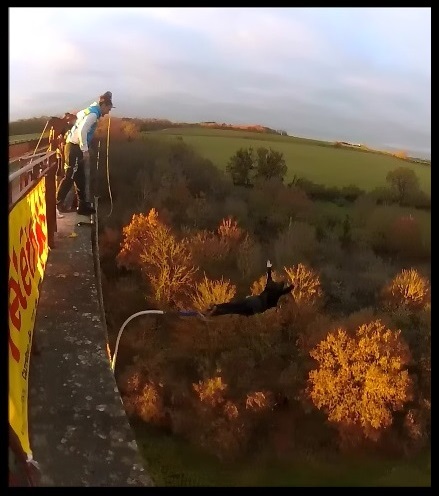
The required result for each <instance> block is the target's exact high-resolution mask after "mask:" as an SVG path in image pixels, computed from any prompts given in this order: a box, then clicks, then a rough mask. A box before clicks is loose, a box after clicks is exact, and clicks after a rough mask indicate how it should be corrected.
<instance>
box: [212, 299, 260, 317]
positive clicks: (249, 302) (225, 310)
mask: <svg viewBox="0 0 439 496" xmlns="http://www.w3.org/2000/svg"><path fill="white" fill-rule="evenodd" d="M261 311H263V308H262V302H261V300H260V298H259V297H258V296H249V297H248V298H245V299H244V300H240V301H229V302H227V303H218V304H217V305H216V308H215V311H214V312H213V313H212V316H215V315H228V314H236V315H247V316H248V315H254V314H255V313H260V312H261Z"/></svg>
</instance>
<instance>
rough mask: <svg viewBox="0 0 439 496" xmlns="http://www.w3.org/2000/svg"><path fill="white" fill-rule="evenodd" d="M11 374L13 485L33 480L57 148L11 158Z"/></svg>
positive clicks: (54, 210)
mask: <svg viewBox="0 0 439 496" xmlns="http://www.w3.org/2000/svg"><path fill="white" fill-rule="evenodd" d="M10 165H11V167H10V169H9V170H10V173H9V213H8V217H9V219H8V223H9V236H8V238H9V269H8V331H9V336H8V372H9V373H8V376H9V391H8V405H9V476H10V483H11V481H12V484H13V485H24V486H29V485H33V483H32V480H33V478H32V474H34V473H35V472H34V465H33V464H32V463H31V462H32V451H31V447H30V442H29V423H28V379H29V360H30V354H31V349H32V336H33V328H34V322H35V315H36V311H37V306H38V300H39V294H40V286H41V282H42V280H43V277H44V272H45V267H46V261H47V257H48V251H49V248H53V247H54V235H55V232H56V230H57V225H56V222H57V219H56V169H57V165H58V161H57V156H56V152H55V151H50V150H48V151H45V152H44V151H43V152H38V153H35V154H32V155H29V154H27V155H23V156H22V157H18V158H15V159H13V160H12V161H10Z"/></svg>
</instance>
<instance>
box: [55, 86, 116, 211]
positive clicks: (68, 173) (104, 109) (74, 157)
mask: <svg viewBox="0 0 439 496" xmlns="http://www.w3.org/2000/svg"><path fill="white" fill-rule="evenodd" d="M113 107H114V106H113V102H112V94H111V92H110V91H107V92H106V93H104V94H103V95H101V96H100V97H99V100H98V101H97V102H93V103H92V104H91V105H90V106H89V107H87V108H86V109H83V110H81V111H80V112H78V113H77V114H76V116H77V119H76V122H75V124H74V125H73V127H72V128H71V129H70V131H68V132H67V135H66V144H65V147H64V171H65V176H64V177H63V179H62V180H61V182H60V184H59V187H58V191H57V195H56V205H57V208H58V210H59V211H60V212H66V208H65V207H64V200H65V198H66V196H67V193H68V192H69V190H70V188H71V187H72V185H73V183H74V184H75V186H76V192H77V195H78V208H77V210H76V211H77V213H78V214H79V215H91V214H94V213H95V212H96V211H95V209H94V208H93V207H92V206H91V204H90V203H89V202H88V201H87V196H86V180H85V167H86V166H89V163H90V152H89V146H90V143H91V140H92V138H93V134H94V132H95V130H96V127H97V122H98V120H99V119H100V118H101V117H104V116H105V115H107V114H108V113H109V112H110V110H111V109H112V108H113Z"/></svg>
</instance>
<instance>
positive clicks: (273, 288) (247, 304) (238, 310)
mask: <svg viewBox="0 0 439 496" xmlns="http://www.w3.org/2000/svg"><path fill="white" fill-rule="evenodd" d="M271 268H272V264H271V262H270V260H267V282H266V284H265V288H264V290H263V291H262V293H260V294H258V295H254V296H248V297H247V298H244V299H243V300H238V301H230V302H227V303H218V304H216V305H213V306H212V307H210V308H209V309H208V310H207V311H206V312H205V315H206V316H208V317H216V316H218V315H229V314H236V315H246V316H250V315H255V314H257V313H263V312H265V311H266V310H268V309H269V308H274V307H276V306H277V303H278V301H279V298H280V297H281V296H283V295H286V294H288V293H290V292H291V290H292V289H293V288H294V284H291V285H289V286H287V287H285V286H284V284H285V283H284V282H283V281H281V282H275V281H273V278H272V275H271Z"/></svg>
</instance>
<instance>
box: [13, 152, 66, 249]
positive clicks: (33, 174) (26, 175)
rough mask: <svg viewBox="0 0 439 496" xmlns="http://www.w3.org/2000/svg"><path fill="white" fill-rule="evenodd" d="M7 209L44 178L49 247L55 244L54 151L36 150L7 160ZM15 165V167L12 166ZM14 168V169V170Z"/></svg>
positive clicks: (55, 166) (55, 159) (56, 162)
mask: <svg viewBox="0 0 439 496" xmlns="http://www.w3.org/2000/svg"><path fill="white" fill-rule="evenodd" d="M9 164H10V170H11V169H12V170H13V171H12V172H10V173H9V211H11V210H12V209H13V208H14V206H15V205H16V204H17V203H18V202H19V201H20V200H21V199H22V198H23V197H24V196H26V195H27V194H28V193H29V191H31V190H32V189H33V188H34V187H35V186H36V185H37V184H38V182H39V181H40V180H41V178H42V177H45V178H46V220H47V236H48V243H49V247H50V248H54V245H55V232H56V230H57V226H56V169H57V165H58V161H57V157H56V152H55V151H46V152H38V153H37V154H35V155H29V154H25V155H23V156H21V157H17V158H15V159H13V160H11V161H10V162H9ZM13 165H15V167H13ZM14 169H16V170H14Z"/></svg>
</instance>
